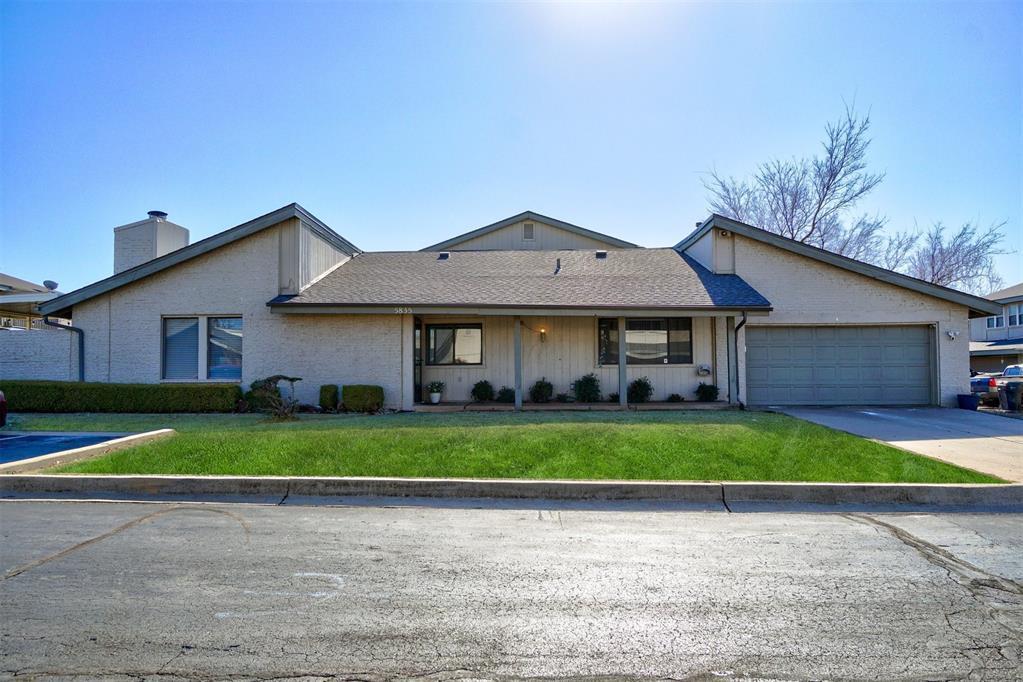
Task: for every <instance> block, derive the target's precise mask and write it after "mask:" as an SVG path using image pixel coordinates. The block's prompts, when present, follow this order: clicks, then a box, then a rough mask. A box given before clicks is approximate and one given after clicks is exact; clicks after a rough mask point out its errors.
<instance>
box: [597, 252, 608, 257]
mask: <svg viewBox="0 0 1023 682" xmlns="http://www.w3.org/2000/svg"><path fill="white" fill-rule="evenodd" d="M597 258H607V251H597Z"/></svg>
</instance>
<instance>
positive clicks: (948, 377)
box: [735, 236, 970, 406]
mask: <svg viewBox="0 0 1023 682" xmlns="http://www.w3.org/2000/svg"><path fill="white" fill-rule="evenodd" d="M735 259H736V265H735V267H736V273H737V274H738V275H739V276H741V277H742V278H743V279H744V280H746V281H747V282H749V284H750V285H751V286H753V287H754V288H755V289H756V290H757V291H759V292H760V293H761V294H763V295H764V296H766V297H767V299H768V300H769V301H770V302H771V303H772V304H773V305H774V311H773V312H771V314H770V315H769V316H768V317H751V318H750V321H749V325H751V326H752V325H770V324H886V323H887V324H913V323H928V324H930V323H933V324H937V325H938V334H937V337H938V338H937V344H938V375H939V379H938V385H939V393H940V397H941V403H942V404H943V405H949V406H951V405H954V404H955V401H956V394H957V393H964V392H969V387H970V386H969V385H970V380H969V377H970V344H969V340H968V339H969V321H968V311H967V309H966V308H965V307H964V306H960V305H956V304H954V303H950V302H948V301H944V300H941V299H938V298H933V297H931V296H927V295H924V294H920V293H917V292H915V291H910V290H908V289H903V288H902V287H897V286H894V285H891V284H885V283H884V282H879V281H877V280H875V279H871V278H869V277H864V276H863V275H858V274H856V273H853V272H849V271H847V270H842V269H840V268H836V267H834V266H831V265H827V264H825V263H821V262H819V261H816V260H813V259H812V258H806V257H804V256H800V255H797V254H794V253H790V252H788V251H785V250H783V249H779V248H776V247H773V246H770V245H768V244H763V243H761V242H758V241H754V240H752V239H748V238H745V237H741V236H736V237H735ZM949 330H956V331H958V332H959V337H958V339H956V340H955V341H951V340H950V339H949V338H948V336H947V335H946V333H945V332H947V331H949ZM744 349H745V333H741V334H740V358H739V369H740V374H739V376H740V382H741V384H742V388H741V390H740V395H741V396H742V399H743V400H745V399H746V390H745V376H746V368H745V351H744Z"/></svg>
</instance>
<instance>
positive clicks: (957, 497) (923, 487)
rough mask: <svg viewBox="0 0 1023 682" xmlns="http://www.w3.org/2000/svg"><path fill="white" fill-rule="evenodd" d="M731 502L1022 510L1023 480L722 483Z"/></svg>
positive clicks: (731, 503)
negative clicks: (959, 482)
mask: <svg viewBox="0 0 1023 682" xmlns="http://www.w3.org/2000/svg"><path fill="white" fill-rule="evenodd" d="M721 487H722V489H723V491H724V499H725V503H726V504H728V505H729V506H731V505H737V506H738V505H743V504H758V503H786V504H806V505H833V506H839V505H865V506H885V507H889V506H924V507H926V506H941V507H956V508H960V507H962V508H968V507H980V508H993V507H999V508H1017V509H1020V510H1023V484H1018V483H1016V484H990V483H977V484H928V483H745V482H743V483H739V482H735V483H722V484H721Z"/></svg>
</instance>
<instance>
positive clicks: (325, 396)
mask: <svg viewBox="0 0 1023 682" xmlns="http://www.w3.org/2000/svg"><path fill="white" fill-rule="evenodd" d="M338 402H339V401H338V390H337V384H324V385H323V386H320V407H322V408H323V411H324V412H334V411H335V410H337V404H338Z"/></svg>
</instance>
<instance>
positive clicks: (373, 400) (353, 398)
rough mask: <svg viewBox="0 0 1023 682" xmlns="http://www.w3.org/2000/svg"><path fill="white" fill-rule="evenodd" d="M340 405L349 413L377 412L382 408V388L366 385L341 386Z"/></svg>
mask: <svg viewBox="0 0 1023 682" xmlns="http://www.w3.org/2000/svg"><path fill="white" fill-rule="evenodd" d="M341 404H342V405H343V406H344V408H345V409H346V410H348V411H349V412H379V411H380V408H382V407H383V406H384V388H383V387H382V386H369V385H366V384H352V385H350V386H343V387H342V388H341Z"/></svg>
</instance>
